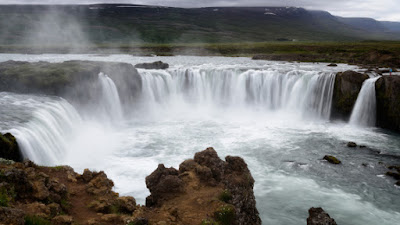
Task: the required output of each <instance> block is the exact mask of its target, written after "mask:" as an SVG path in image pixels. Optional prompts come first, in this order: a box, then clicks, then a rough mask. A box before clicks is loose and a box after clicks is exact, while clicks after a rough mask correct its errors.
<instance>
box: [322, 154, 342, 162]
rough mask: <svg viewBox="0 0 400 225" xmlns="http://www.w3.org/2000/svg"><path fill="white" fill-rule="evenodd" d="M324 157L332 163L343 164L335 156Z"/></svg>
mask: <svg viewBox="0 0 400 225" xmlns="http://www.w3.org/2000/svg"><path fill="white" fill-rule="evenodd" d="M324 159H325V160H326V161H328V162H330V163H332V164H341V163H342V162H341V161H340V160H339V159H337V158H336V157H334V156H331V155H326V156H324Z"/></svg>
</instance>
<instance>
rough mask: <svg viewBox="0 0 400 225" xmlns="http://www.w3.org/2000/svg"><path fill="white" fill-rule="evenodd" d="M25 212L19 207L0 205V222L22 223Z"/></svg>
mask: <svg viewBox="0 0 400 225" xmlns="http://www.w3.org/2000/svg"><path fill="white" fill-rule="evenodd" d="M24 217H25V213H24V211H22V210H19V209H12V208H8V207H0V224H13V225H24V224H25V220H24Z"/></svg>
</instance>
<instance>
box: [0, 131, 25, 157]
mask: <svg viewBox="0 0 400 225" xmlns="http://www.w3.org/2000/svg"><path fill="white" fill-rule="evenodd" d="M0 158H3V159H8V160H13V161H15V162H22V160H23V157H22V154H21V151H20V149H19V147H18V143H17V140H16V138H15V137H14V136H13V135H12V134H10V133H6V134H4V135H2V134H1V133H0Z"/></svg>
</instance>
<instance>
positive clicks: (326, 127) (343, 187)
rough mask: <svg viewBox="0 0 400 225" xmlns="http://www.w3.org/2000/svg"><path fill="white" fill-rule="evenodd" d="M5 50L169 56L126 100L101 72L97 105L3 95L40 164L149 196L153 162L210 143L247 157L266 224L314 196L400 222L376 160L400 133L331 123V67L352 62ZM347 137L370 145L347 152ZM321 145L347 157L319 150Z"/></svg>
mask: <svg viewBox="0 0 400 225" xmlns="http://www.w3.org/2000/svg"><path fill="white" fill-rule="evenodd" d="M6 60H22V61H30V62H37V61H40V60H42V61H50V62H62V61H66V60H94V61H119V62H127V63H132V64H137V63H142V62H152V61H156V60H162V61H164V62H167V63H169V64H170V65H171V67H170V68H169V69H168V70H165V71H161V70H142V69H140V70H139V73H140V76H141V78H142V79H141V80H142V90H140V96H139V97H138V98H137V100H136V102H135V103H134V104H132V105H128V106H127V105H122V104H121V101H120V98H121V96H120V94H121V93H118V86H116V85H115V83H114V82H113V80H112V79H111V78H110V77H108V76H107V75H105V74H102V73H101V74H99V83H100V84H101V87H102V90H103V91H102V95H101V96H99V99H100V101H98V102H100V103H99V105H98V106H97V108H95V109H91V110H90V111H89V110H87V108H85V107H83V108H81V107H80V106H79V104H76V103H75V102H74V101H70V102H68V101H66V100H64V99H62V98H59V97H52V96H38V95H20V94H14V93H6V92H3V93H0V131H2V132H6V131H10V132H12V133H13V134H15V136H16V137H17V139H18V141H19V144H20V145H21V148H22V149H23V151H24V155H25V156H27V157H29V158H31V159H33V160H34V161H35V162H37V163H39V164H44V165H59V164H68V165H71V166H72V167H73V168H75V169H76V170H77V171H78V172H82V170H83V169H84V168H90V169H95V170H104V171H105V172H106V173H107V175H108V176H109V177H110V178H111V179H113V180H114V182H115V186H116V187H115V189H116V190H115V191H117V192H120V193H121V194H122V195H132V196H134V197H135V198H136V199H137V200H138V202H139V203H141V204H143V203H144V199H145V197H146V196H147V195H148V194H149V193H148V191H147V189H146V186H145V182H144V179H145V177H146V176H147V175H149V174H150V173H151V172H152V171H154V170H155V169H156V168H157V164H159V163H164V164H165V165H166V166H174V167H176V168H177V167H178V166H179V163H181V162H182V161H183V160H185V159H187V158H192V157H193V155H194V153H195V152H197V151H200V150H203V149H205V148H206V147H209V146H213V147H214V148H215V149H216V150H217V152H218V154H219V155H220V157H225V156H226V155H237V156H241V157H243V158H244V159H245V160H246V162H247V164H248V165H249V168H250V170H251V172H252V174H253V176H254V178H255V181H256V183H255V195H256V200H257V208H258V209H259V211H260V216H261V219H262V220H263V224H274V225H280V224H282V225H284V224H285V225H288V224H293V225H297V224H305V223H306V222H305V221H306V218H307V215H308V213H307V210H308V209H309V208H310V207H316V206H321V207H323V208H324V209H325V210H326V211H327V212H328V213H329V214H330V215H331V216H332V217H333V218H335V220H336V221H337V222H338V224H342V225H354V224H355V225H365V224H370V225H376V224H388V225H391V224H397V223H398V221H400V205H399V204H398V202H399V200H400V197H399V191H400V190H399V189H398V188H396V187H395V186H394V180H392V179H391V178H388V177H385V176H383V174H384V173H385V172H386V168H385V166H384V165H382V164H381V163H379V162H383V163H384V164H388V165H390V164H396V163H398V156H400V150H399V148H400V137H399V136H398V135H397V134H393V133H390V132H388V131H386V130H382V129H378V128H375V127H373V126H371V127H362V126H361V127H360V126H355V125H353V124H352V123H349V124H347V123H345V122H341V121H330V111H331V101H332V91H333V85H334V77H335V76H334V75H335V73H336V72H339V71H344V70H348V69H353V70H357V69H358V68H356V67H354V66H348V65H339V66H338V67H336V68H331V67H327V66H326V64H312V63H288V62H269V61H252V60H250V59H247V58H227V57H188V56H176V57H153V58H149V57H132V56H128V55H109V56H100V55H18V54H0V61H6ZM109 75H110V74H109ZM369 81H370V80H368V81H367V82H369ZM366 84H367V83H365V84H364V86H365V85H366ZM363 89H365V88H364V87H363ZM88 91H90V90H88ZM361 96H364V95H361V94H360V97H361ZM368 96H369V95H365V97H363V98H366V99H369V97H368ZM360 97H359V98H360ZM359 101H361V100H360V99H359ZM363 101H366V100H363ZM96 102H97V101H96ZM362 105H366V104H362ZM360 110H361V111H363V110H364V109H360ZM365 110H369V109H365ZM353 114H354V113H353ZM348 141H355V142H357V143H358V144H363V145H366V146H368V148H367V149H366V150H362V151H361V150H349V149H348V148H347V147H346V143H347V142H348ZM373 150H379V151H381V153H382V154H376V153H375V151H373ZM326 154H330V155H335V156H337V157H338V158H339V159H340V160H341V161H342V163H343V164H342V165H339V166H337V165H331V164H328V163H327V162H325V161H323V160H321V159H322V158H323V156H324V155H326Z"/></svg>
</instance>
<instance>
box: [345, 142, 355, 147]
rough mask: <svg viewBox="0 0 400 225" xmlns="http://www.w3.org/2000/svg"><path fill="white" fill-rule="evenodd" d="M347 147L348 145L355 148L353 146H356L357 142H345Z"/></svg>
mask: <svg viewBox="0 0 400 225" xmlns="http://www.w3.org/2000/svg"><path fill="white" fill-rule="evenodd" d="M347 147H349V148H355V147H357V144H356V143H355V142H351V141H350V142H348V143H347Z"/></svg>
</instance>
